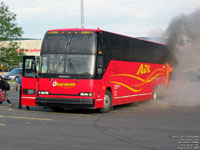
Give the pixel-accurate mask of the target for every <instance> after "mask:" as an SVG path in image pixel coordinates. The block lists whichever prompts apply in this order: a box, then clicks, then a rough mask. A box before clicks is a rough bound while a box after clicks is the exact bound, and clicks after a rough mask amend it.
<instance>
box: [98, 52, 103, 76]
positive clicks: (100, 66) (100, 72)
mask: <svg viewBox="0 0 200 150" xmlns="http://www.w3.org/2000/svg"><path fill="white" fill-rule="evenodd" d="M102 74H103V56H98V57H97V75H102Z"/></svg>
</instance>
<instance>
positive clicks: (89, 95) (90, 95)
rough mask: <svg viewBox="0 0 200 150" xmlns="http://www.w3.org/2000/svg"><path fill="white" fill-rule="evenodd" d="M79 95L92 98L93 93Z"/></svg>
mask: <svg viewBox="0 0 200 150" xmlns="http://www.w3.org/2000/svg"><path fill="white" fill-rule="evenodd" d="M79 95H80V96H87V97H92V96H93V93H92V92H81V93H80V94H79Z"/></svg>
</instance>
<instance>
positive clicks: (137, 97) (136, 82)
mask: <svg viewBox="0 0 200 150" xmlns="http://www.w3.org/2000/svg"><path fill="white" fill-rule="evenodd" d="M164 67H165V66H164V65H163V64H150V63H139V62H125V61H115V60H111V61H110V64H109V65H108V68H107V70H106V73H105V74H104V78H103V80H104V82H105V84H106V83H108V84H106V87H111V89H112V95H113V105H120V104H126V103H132V102H138V101H144V100H149V99H152V94H153V88H154V85H155V84H162V83H164V80H165V69H164Z"/></svg>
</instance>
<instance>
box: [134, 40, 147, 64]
mask: <svg viewBox="0 0 200 150" xmlns="http://www.w3.org/2000/svg"><path fill="white" fill-rule="evenodd" d="M133 47H134V59H135V60H136V61H138V62H147V61H148V56H149V49H148V43H147V42H145V41H141V40H137V39H133Z"/></svg>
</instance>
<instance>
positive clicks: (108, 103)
mask: <svg viewBox="0 0 200 150" xmlns="http://www.w3.org/2000/svg"><path fill="white" fill-rule="evenodd" d="M111 109H112V94H111V92H110V91H109V90H106V93H105V95H104V106H103V108H100V109H99V112H101V113H107V112H109V111H111Z"/></svg>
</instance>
